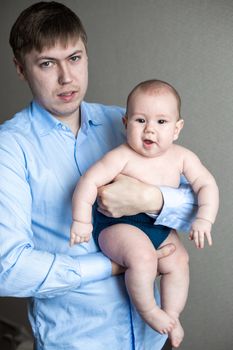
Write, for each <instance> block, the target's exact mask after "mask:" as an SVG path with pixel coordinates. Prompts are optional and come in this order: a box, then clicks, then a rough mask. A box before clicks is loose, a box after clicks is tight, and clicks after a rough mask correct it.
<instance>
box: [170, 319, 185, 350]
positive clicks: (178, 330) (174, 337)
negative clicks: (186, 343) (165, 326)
mask: <svg viewBox="0 0 233 350" xmlns="http://www.w3.org/2000/svg"><path fill="white" fill-rule="evenodd" d="M169 338H170V340H171V343H172V347H173V348H178V347H179V346H180V344H181V342H182V340H183V338H184V330H183V327H182V326H181V324H180V321H179V320H178V319H177V320H176V325H175V327H174V328H173V329H172V330H171V331H170V332H169Z"/></svg>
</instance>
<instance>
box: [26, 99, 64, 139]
mask: <svg viewBox="0 0 233 350" xmlns="http://www.w3.org/2000/svg"><path fill="white" fill-rule="evenodd" d="M30 113H31V120H32V122H33V124H34V126H35V128H36V130H37V132H38V133H39V134H40V135H41V136H44V135H47V134H49V133H50V131H51V130H53V129H55V128H57V126H58V125H59V124H61V122H60V121H59V120H58V119H56V118H55V117H53V116H52V114H51V113H49V112H48V111H47V110H46V109H44V108H43V107H42V106H41V105H40V104H39V103H37V102H36V101H32V103H31V106H30Z"/></svg>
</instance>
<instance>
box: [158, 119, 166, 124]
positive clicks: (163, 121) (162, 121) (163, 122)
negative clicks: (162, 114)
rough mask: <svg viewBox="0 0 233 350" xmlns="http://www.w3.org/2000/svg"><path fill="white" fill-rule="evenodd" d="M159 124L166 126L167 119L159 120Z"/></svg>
mask: <svg viewBox="0 0 233 350" xmlns="http://www.w3.org/2000/svg"><path fill="white" fill-rule="evenodd" d="M158 123H159V124H165V123H166V120H165V119H159V120H158Z"/></svg>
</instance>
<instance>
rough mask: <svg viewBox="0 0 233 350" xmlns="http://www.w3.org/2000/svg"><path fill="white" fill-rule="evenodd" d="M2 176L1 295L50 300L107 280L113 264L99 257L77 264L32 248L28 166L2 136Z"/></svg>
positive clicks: (87, 257) (19, 151)
mask: <svg viewBox="0 0 233 350" xmlns="http://www.w3.org/2000/svg"><path fill="white" fill-rule="evenodd" d="M0 174H1V178H0V295H1V296H16V297H30V296H34V297H37V298H50V297H55V296H58V295H62V294H64V293H66V292H67V291H69V290H74V289H77V288H79V287H80V285H81V284H85V283H88V282H90V281H95V280H101V279H104V278H107V277H109V276H110V275H111V263H110V261H109V259H107V258H106V257H105V256H104V255H103V254H102V253H93V254H88V255H82V256H79V258H78V259H77V258H72V257H70V256H68V255H64V254H52V253H49V252H46V251H41V250H38V249H35V246H34V240H33V231H32V228H31V204H32V200H33V198H32V194H31V191H30V186H29V183H28V181H27V179H28V176H29V175H28V171H27V164H26V161H25V157H24V153H23V151H22V149H21V147H20V146H19V145H18V143H17V142H16V141H15V140H14V138H13V137H12V136H11V135H10V134H8V133H7V135H6V134H5V133H1V143H0ZM93 267H94V268H93Z"/></svg>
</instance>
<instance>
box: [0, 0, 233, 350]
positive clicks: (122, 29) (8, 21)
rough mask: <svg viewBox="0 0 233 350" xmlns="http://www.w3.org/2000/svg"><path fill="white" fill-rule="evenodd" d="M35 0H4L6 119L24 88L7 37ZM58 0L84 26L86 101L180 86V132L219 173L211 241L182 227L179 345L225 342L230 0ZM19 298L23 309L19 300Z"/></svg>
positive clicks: (228, 313)
mask: <svg viewBox="0 0 233 350" xmlns="http://www.w3.org/2000/svg"><path fill="white" fill-rule="evenodd" d="M33 2H34V1H29V0H17V1H13V0H5V1H1V12H0V44H1V113H0V118H1V120H2V121H3V120H4V119H7V118H10V117H11V115H12V113H14V112H15V111H17V110H19V109H20V108H21V107H23V106H24V105H25V104H26V103H27V102H28V100H29V98H30V93H29V91H28V89H27V88H26V86H24V83H22V82H20V81H18V80H17V78H16V75H15V72H14V67H13V65H12V57H11V51H10V48H9V47H8V42H7V41H8V33H9V30H10V27H11V25H12V23H13V21H14V19H15V18H16V16H17V15H18V14H19V12H20V11H21V10H22V9H23V8H24V7H26V6H27V5H29V4H32V3H33ZM63 2H64V3H65V4H67V5H69V6H70V7H71V8H72V9H74V10H75V11H76V12H77V13H78V14H79V15H80V17H81V18H82V20H83V22H84V24H85V26H86V29H87V32H88V34H89V68H90V83H89V91H88V95H87V99H88V100H89V101H98V102H102V103H107V104H120V105H124V104H125V99H126V96H127V94H128V92H129V90H130V89H131V88H132V87H133V86H134V85H135V84H136V83H137V82H139V81H140V80H144V79H148V78H152V77H157V78H160V79H163V80H167V81H169V82H170V83H172V84H174V85H175V87H176V88H177V89H178V91H179V92H180V94H181V96H182V100H183V107H182V113H183V116H184V119H185V128H184V130H183V132H182V136H181V138H180V141H181V142H182V143H183V145H185V146H186V147H188V148H191V149H192V150H193V151H194V152H196V153H197V154H199V156H200V158H201V159H202V160H203V162H204V163H205V164H206V166H207V167H208V168H209V169H210V170H211V171H212V173H213V174H214V175H215V177H216V180H217V182H218V184H219V188H220V193H221V207H220V211H219V215H218V218H217V222H216V224H215V226H214V229H213V237H214V246H213V247H212V248H209V247H206V249H205V250H203V251H200V250H197V249H196V248H194V245H193V244H192V243H191V242H189V241H188V238H187V237H184V236H183V237H184V238H183V241H184V244H185V246H186V247H187V249H188V251H189V254H190V266H191V287H190V293H189V300H188V304H187V306H186V309H185V311H184V313H183V315H182V322H183V324H184V328H185V333H186V335H185V340H184V342H183V344H182V346H181V348H180V349H181V350H184V349H185V350H187V349H189V350H197V349H201V350H202V349H203V350H204V349H205V350H231V349H232V345H233V335H232V325H233V298H232V289H233V278H232V270H231V269H232V265H233V254H232V248H233V244H232V193H233V181H232V179H231V178H232V170H233V169H232V164H233V156H232V146H233V141H232V138H231V136H232V135H231V134H232V131H233V122H232V120H233V97H232V96H233V68H232V65H233V1H232V0H190V1H187V0H144V1H141V0H127V1H125V0H96V1H94V0H76V1H75V0H73V1H72V0H70V1H68V0H67V1H63ZM8 305H10V301H9V300H8V299H4V300H2V301H1V303H0V314H1V313H4V314H6V313H7V311H6V310H7V308H6V307H8ZM18 305H19V306H18V307H19V310H20V307H21V306H22V305H23V304H22V302H21V304H20V302H19V304H18ZM8 313H9V312H8ZM11 316H12V317H13V315H10V314H9V317H11Z"/></svg>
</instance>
